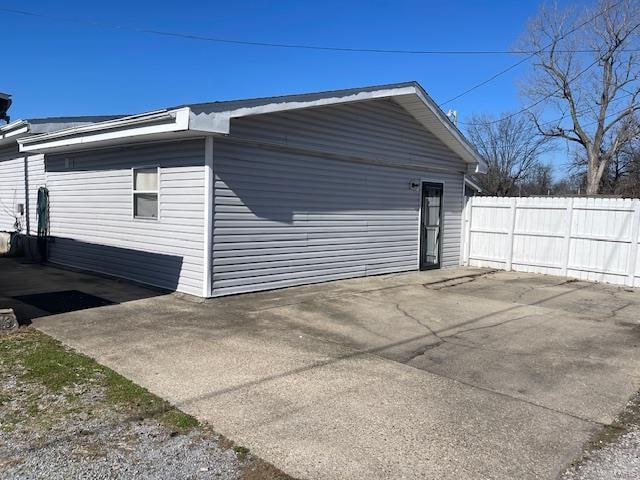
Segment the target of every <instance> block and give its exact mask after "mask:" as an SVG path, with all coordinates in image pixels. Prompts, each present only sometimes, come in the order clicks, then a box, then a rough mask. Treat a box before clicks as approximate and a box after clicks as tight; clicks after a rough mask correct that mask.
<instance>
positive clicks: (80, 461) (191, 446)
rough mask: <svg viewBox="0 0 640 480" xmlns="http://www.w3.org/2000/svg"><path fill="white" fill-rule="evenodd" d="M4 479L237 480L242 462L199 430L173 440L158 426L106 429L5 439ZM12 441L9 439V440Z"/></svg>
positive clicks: (2, 450)
mask: <svg viewBox="0 0 640 480" xmlns="http://www.w3.org/2000/svg"><path fill="white" fill-rule="evenodd" d="M3 437H4V438H3V439H2V443H3V445H2V447H1V448H0V458H2V460H0V469H1V470H2V478H5V479H25V480H26V479H45V478H46V479H51V480H57V479H69V478H83V479H111V478H136V479H165V478H184V479H210V478H216V479H224V480H227V479H229V480H231V479H239V478H242V466H241V462H240V461H239V460H238V458H237V457H236V454H235V453H234V452H233V450H223V449H221V448H220V447H219V445H218V438H216V437H209V438H206V437H203V436H202V435H201V433H199V432H190V433H188V434H184V435H176V436H173V437H171V436H170V435H167V432H166V431H165V429H164V428H163V427H162V426H160V425H154V424H149V423H140V424H136V423H132V424H128V425H110V426H109V427H107V428H99V429H98V431H94V432H88V431H86V430H85V431H81V432H78V433H77V434H76V435H75V436H74V437H68V436H66V435H64V434H63V435H62V436H60V435H55V436H50V437H48V438H47V439H46V440H45V441H43V442H42V443H41V444H40V445H38V444H37V442H30V441H24V440H25V439H24V438H16V436H15V435H11V436H6V435H3ZM12 437H13V438H12Z"/></svg>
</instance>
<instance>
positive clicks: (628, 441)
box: [562, 427, 640, 480]
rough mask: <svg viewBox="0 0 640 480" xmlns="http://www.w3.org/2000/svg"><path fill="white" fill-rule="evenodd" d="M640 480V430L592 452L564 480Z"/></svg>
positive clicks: (568, 471)
mask: <svg viewBox="0 0 640 480" xmlns="http://www.w3.org/2000/svg"><path fill="white" fill-rule="evenodd" d="M639 478H640V428H638V427H635V428H633V429H631V430H630V431H629V432H627V433H625V434H624V435H622V436H620V437H619V438H618V440H617V441H616V442H615V443H613V444H610V445H606V446H605V447H603V448H602V449H600V450H596V451H592V452H590V453H589V455H588V457H586V458H584V459H583V460H582V461H581V462H580V463H579V464H578V465H575V466H573V467H572V468H570V469H569V470H567V471H566V472H565V473H564V475H563V476H562V480H613V479H616V480H623V479H624V480H638V479H639Z"/></svg>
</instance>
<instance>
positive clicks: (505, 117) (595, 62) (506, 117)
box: [460, 58, 600, 125]
mask: <svg viewBox="0 0 640 480" xmlns="http://www.w3.org/2000/svg"><path fill="white" fill-rule="evenodd" d="M599 61H600V59H599V58H598V59H596V60H595V61H594V62H592V63H590V64H589V65H588V66H587V67H586V68H584V69H582V70H580V71H579V72H578V73H577V74H576V75H575V76H574V77H573V78H572V79H571V80H568V81H567V83H571V82H573V81H575V80H577V78H578V77H579V76H580V75H582V74H584V73H585V72H587V71H588V70H589V69H591V67H593V66H594V65H596V64H597V63H598V62H599ZM561 91H562V88H558V89H557V90H554V91H553V92H551V93H550V94H548V95H545V96H544V97H542V98H540V99H539V100H536V101H535V102H533V103H532V104H531V105H527V106H526V107H524V108H522V109H521V110H518V111H517V112H514V113H510V114H509V115H505V116H504V117H500V118H498V119H497V120H492V121H490V122H482V123H474V122H460V123H461V124H462V125H493V124H495V123H498V122H501V121H503V120H508V119H509V118H513V117H515V116H517V115H520V114H521V113H524V112H526V111H529V110H531V109H532V108H533V107H536V106H538V105H540V104H541V103H542V102H544V101H545V100H548V99H549V98H551V97H552V96H553V95H555V94H556V93H559V92H561Z"/></svg>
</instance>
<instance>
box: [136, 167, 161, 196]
mask: <svg viewBox="0 0 640 480" xmlns="http://www.w3.org/2000/svg"><path fill="white" fill-rule="evenodd" d="M133 188H134V189H135V190H142V191H147V192H148V191H154V190H158V169H157V168H139V169H137V170H134V172H133Z"/></svg>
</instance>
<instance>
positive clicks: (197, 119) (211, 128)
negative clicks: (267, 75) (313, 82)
mask: <svg viewBox="0 0 640 480" xmlns="http://www.w3.org/2000/svg"><path fill="white" fill-rule="evenodd" d="M415 92H416V88H415V87H413V86H408V87H399V88H387V89H382V90H374V91H370V92H359V93H354V94H351V95H345V96H337V97H325V98H318V99H316V100H309V101H299V102H274V103H269V104H266V105H258V106H255V107H242V108H237V109H235V110H228V111H226V112H215V113H209V114H207V113H202V114H199V115H195V114H192V117H191V118H192V125H193V127H192V128H193V129H194V130H202V131H206V132H210V133H220V134H225V135H228V134H229V133H230V131H231V119H232V118H240V117H248V116H250V115H262V114H265V113H277V112H285V111H288V110H300V109H303V108H313V107H325V106H329V105H336V104H340V103H351V102H361V101H365V100H373V99H376V98H390V97H394V96H397V95H409V94H411V93H415Z"/></svg>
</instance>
